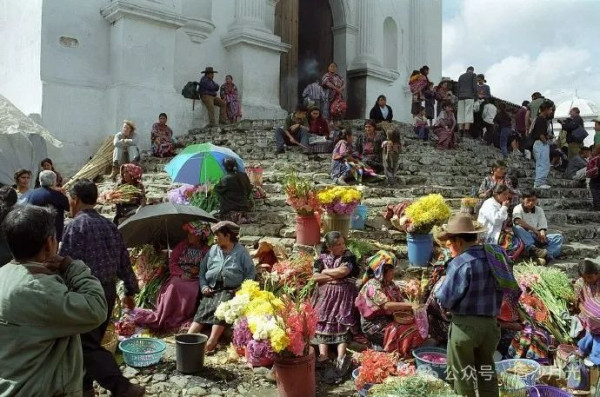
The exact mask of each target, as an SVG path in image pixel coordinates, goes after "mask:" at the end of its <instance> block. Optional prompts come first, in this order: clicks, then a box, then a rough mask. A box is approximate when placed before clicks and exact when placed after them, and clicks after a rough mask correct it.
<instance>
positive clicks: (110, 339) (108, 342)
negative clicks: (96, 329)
mask: <svg viewBox="0 0 600 397" xmlns="http://www.w3.org/2000/svg"><path fill="white" fill-rule="evenodd" d="M118 344H119V338H117V334H116V333H115V332H114V331H111V330H106V332H105V333H104V338H102V347H103V348H105V349H106V350H108V351H109V352H111V353H112V355H113V356H114V355H115V353H116V351H117V345H118Z"/></svg>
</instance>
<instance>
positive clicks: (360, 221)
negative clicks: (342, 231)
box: [350, 204, 368, 230]
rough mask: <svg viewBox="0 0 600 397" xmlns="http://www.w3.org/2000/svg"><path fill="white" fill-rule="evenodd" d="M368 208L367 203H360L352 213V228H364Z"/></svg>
mask: <svg viewBox="0 0 600 397" xmlns="http://www.w3.org/2000/svg"><path fill="white" fill-rule="evenodd" d="M367 214H368V208H367V206H366V205H362V204H361V205H358V206H357V207H356V209H355V210H354V212H353V213H352V222H351V224H350V228H352V229H354V230H363V229H364V228H365V222H366V220H367Z"/></svg>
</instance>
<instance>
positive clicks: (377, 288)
mask: <svg viewBox="0 0 600 397" xmlns="http://www.w3.org/2000/svg"><path fill="white" fill-rule="evenodd" d="M395 266H396V257H395V256H394V254H393V253H391V252H388V251H379V252H377V253H376V254H375V255H374V256H372V257H370V258H369V259H368V263H367V271H366V273H365V275H364V276H363V284H362V287H361V289H360V292H359V293H358V298H356V307H357V308H358V311H359V312H360V326H361V330H362V332H363V333H364V334H365V337H366V338H367V339H368V340H369V341H370V342H371V343H372V344H374V345H376V346H378V347H381V348H383V349H384V350H385V351H387V352H394V351H397V352H398V353H400V355H401V356H403V357H408V356H410V354H411V351H412V350H413V349H414V348H417V347H419V346H421V345H422V344H423V342H424V339H423V338H422V337H421V335H420V333H419V329H418V327H417V324H416V322H415V317H414V315H413V309H414V308H415V304H413V303H410V302H403V299H402V292H401V291H400V287H398V285H396V283H395V282H394V272H395Z"/></svg>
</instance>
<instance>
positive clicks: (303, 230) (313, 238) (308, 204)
mask: <svg viewBox="0 0 600 397" xmlns="http://www.w3.org/2000/svg"><path fill="white" fill-rule="evenodd" d="M283 190H284V191H285V196H286V203H287V204H288V205H290V206H291V207H292V208H293V209H294V211H296V242H297V243H298V244H302V245H315V244H318V243H319V241H320V240H321V225H320V223H321V221H320V217H319V212H320V206H319V201H318V200H317V194H316V192H315V189H314V184H313V182H312V181H311V180H310V179H308V178H302V177H300V176H298V173H297V172H296V171H289V172H287V173H286V174H285V176H284V178H283Z"/></svg>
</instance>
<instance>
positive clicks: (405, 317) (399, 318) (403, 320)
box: [394, 311, 415, 325]
mask: <svg viewBox="0 0 600 397" xmlns="http://www.w3.org/2000/svg"><path fill="white" fill-rule="evenodd" d="M394 321H395V322H396V323H398V324H403V325H405V324H412V323H414V322H415V315H414V314H413V313H411V312H406V311H400V312H395V313H394Z"/></svg>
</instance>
